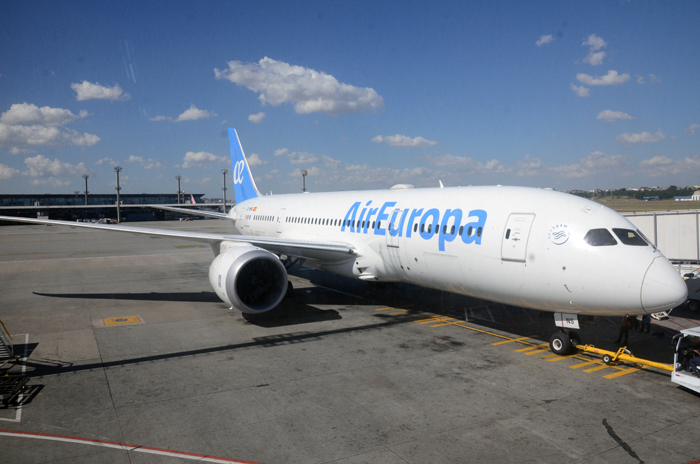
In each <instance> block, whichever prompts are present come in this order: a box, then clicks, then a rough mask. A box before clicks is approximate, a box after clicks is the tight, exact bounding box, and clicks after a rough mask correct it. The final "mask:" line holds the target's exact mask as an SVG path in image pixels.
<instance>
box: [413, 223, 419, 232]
mask: <svg viewBox="0 0 700 464" xmlns="http://www.w3.org/2000/svg"><path fill="white" fill-rule="evenodd" d="M417 230H418V224H413V232H416V231H417Z"/></svg>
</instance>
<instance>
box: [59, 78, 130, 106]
mask: <svg viewBox="0 0 700 464" xmlns="http://www.w3.org/2000/svg"><path fill="white" fill-rule="evenodd" d="M70 88H71V89H73V90H75V92H76V93H77V94H78V96H77V99H78V101H80V100H111V101H115V100H128V99H130V98H131V95H129V94H128V93H124V91H123V90H122V88H121V87H119V85H118V84H114V86H113V87H104V86H102V85H100V84H97V83H95V84H93V83H91V82H88V81H83V82H82V83H80V84H71V85H70Z"/></svg>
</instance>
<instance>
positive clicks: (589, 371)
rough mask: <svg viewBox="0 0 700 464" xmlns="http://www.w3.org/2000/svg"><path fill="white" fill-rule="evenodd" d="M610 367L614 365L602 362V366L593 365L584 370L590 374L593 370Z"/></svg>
mask: <svg viewBox="0 0 700 464" xmlns="http://www.w3.org/2000/svg"><path fill="white" fill-rule="evenodd" d="M608 367H612V366H608V365H607V364H601V365H600V366H596V367H592V368H590V369H585V370H584V371H583V372H586V373H588V374H590V373H591V372H598V371H602V370H603V369H607V368H608Z"/></svg>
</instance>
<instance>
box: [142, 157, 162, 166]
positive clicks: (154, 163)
mask: <svg viewBox="0 0 700 464" xmlns="http://www.w3.org/2000/svg"><path fill="white" fill-rule="evenodd" d="M141 166H143V168H144V169H165V165H164V164H163V163H161V162H160V161H158V160H156V159H153V158H148V161H147V162H143V163H141Z"/></svg>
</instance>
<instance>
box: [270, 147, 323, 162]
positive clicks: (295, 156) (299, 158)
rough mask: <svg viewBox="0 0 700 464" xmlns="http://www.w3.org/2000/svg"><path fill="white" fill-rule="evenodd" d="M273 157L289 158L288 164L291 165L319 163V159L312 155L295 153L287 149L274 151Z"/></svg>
mask: <svg viewBox="0 0 700 464" xmlns="http://www.w3.org/2000/svg"><path fill="white" fill-rule="evenodd" d="M273 155H274V156H276V157H279V156H286V157H287V158H289V162H290V163H291V164H313V163H318V162H319V161H320V158H319V157H318V156H317V155H314V154H312V153H305V152H296V151H291V150H289V149H287V148H280V149H278V150H275V151H274V153H273Z"/></svg>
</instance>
